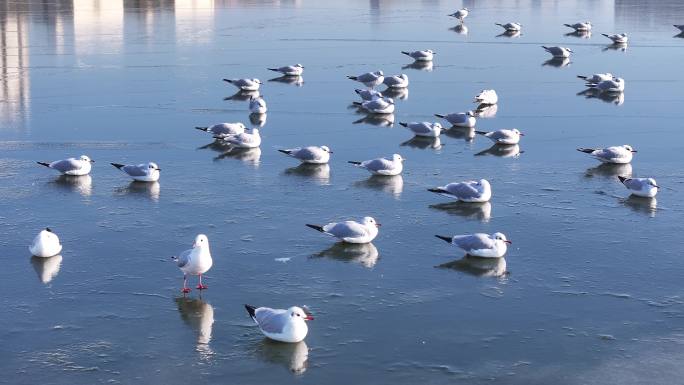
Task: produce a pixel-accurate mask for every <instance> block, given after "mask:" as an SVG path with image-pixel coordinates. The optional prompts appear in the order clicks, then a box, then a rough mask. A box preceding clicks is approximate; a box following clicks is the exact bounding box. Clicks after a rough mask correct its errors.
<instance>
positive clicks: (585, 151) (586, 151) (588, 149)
mask: <svg viewBox="0 0 684 385" xmlns="http://www.w3.org/2000/svg"><path fill="white" fill-rule="evenodd" d="M577 151H579V152H583V153H585V154H591V153H592V152H594V151H596V150H595V149H593V148H578V149H577Z"/></svg>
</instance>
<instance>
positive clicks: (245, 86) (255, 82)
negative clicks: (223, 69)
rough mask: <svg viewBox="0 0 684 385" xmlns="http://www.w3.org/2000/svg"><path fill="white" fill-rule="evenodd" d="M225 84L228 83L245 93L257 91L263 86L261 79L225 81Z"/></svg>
mask: <svg viewBox="0 0 684 385" xmlns="http://www.w3.org/2000/svg"><path fill="white" fill-rule="evenodd" d="M223 81H224V82H228V83H230V84H232V85H234V86H235V87H237V88H239V89H241V90H243V91H256V90H258V89H259V86H261V80H259V79H256V78H255V79H223Z"/></svg>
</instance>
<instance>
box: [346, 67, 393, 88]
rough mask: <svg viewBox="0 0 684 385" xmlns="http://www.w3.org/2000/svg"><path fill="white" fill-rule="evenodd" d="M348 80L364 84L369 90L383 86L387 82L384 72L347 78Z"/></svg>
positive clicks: (367, 73)
mask: <svg viewBox="0 0 684 385" xmlns="http://www.w3.org/2000/svg"><path fill="white" fill-rule="evenodd" d="M347 78H348V79H351V80H353V81H356V82H359V83H363V84H364V85H365V86H366V87H368V88H373V87H376V86H379V85H380V84H382V82H383V81H384V80H385V74H383V73H382V71H375V72H366V73H365V74H361V75H359V76H347Z"/></svg>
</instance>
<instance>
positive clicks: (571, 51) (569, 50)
mask: <svg viewBox="0 0 684 385" xmlns="http://www.w3.org/2000/svg"><path fill="white" fill-rule="evenodd" d="M565 50H566V51H568V52H570V53H575V51H573V50H571V49H570V48H565Z"/></svg>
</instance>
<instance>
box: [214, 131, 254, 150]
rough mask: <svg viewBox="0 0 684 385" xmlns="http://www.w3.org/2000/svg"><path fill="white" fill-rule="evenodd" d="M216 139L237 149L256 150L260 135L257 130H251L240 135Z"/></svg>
mask: <svg viewBox="0 0 684 385" xmlns="http://www.w3.org/2000/svg"><path fill="white" fill-rule="evenodd" d="M217 139H221V140H223V141H225V142H228V143H229V144H231V145H232V146H233V147H238V148H256V147H259V146H260V145H261V135H259V129H258V128H252V132H246V131H245V132H243V133H242V134H238V135H233V136H226V137H224V138H217Z"/></svg>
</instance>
